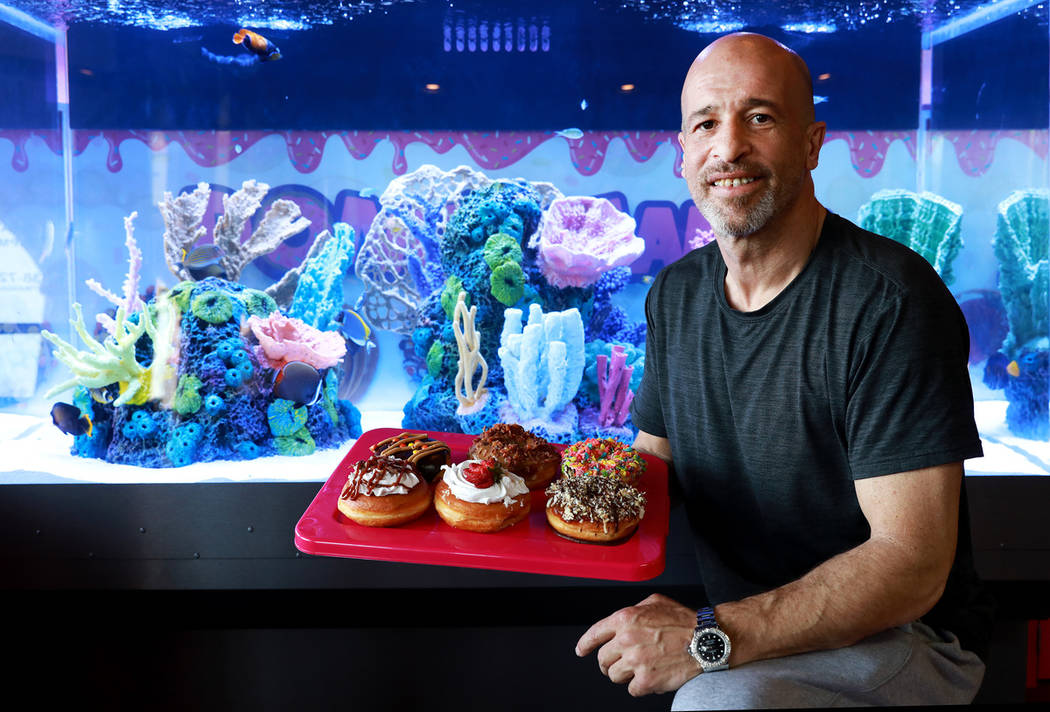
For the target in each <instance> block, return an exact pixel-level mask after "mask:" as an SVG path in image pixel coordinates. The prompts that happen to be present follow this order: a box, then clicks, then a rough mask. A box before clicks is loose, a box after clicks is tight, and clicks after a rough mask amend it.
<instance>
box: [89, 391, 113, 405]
mask: <svg viewBox="0 0 1050 712" xmlns="http://www.w3.org/2000/svg"><path fill="white" fill-rule="evenodd" d="M88 393H90V394H91V400H93V401H95V402H96V403H101V404H102V405H109V404H110V403H112V402H113V400H114V395H113V393H112V391H111V390H109V389H108V388H92V389H90V390H88Z"/></svg>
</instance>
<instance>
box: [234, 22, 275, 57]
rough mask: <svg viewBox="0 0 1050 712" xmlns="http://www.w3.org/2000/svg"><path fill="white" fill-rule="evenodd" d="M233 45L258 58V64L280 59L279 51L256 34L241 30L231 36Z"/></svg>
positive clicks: (271, 43) (268, 41)
mask: <svg viewBox="0 0 1050 712" xmlns="http://www.w3.org/2000/svg"><path fill="white" fill-rule="evenodd" d="M233 43H234V44H239V45H241V46H242V47H244V48H245V49H246V50H248V51H249V52H251V53H252V54H254V55H255V56H257V57H258V58H259V61H260V62H272V61H273V60H276V59H280V58H281V50H279V49H277V45H275V44H274V43H273V42H271V41H270V40H268V39H266V38H265V37H263V36H262V35H260V34H259V33H258V32H252V31H251V30H246V29H244V28H241V29H239V30H237V32H235V33H234V35H233Z"/></svg>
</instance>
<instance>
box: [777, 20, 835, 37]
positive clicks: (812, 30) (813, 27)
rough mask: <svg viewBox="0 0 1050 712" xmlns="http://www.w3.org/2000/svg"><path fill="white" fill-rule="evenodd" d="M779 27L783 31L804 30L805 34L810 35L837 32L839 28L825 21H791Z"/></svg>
mask: <svg viewBox="0 0 1050 712" xmlns="http://www.w3.org/2000/svg"><path fill="white" fill-rule="evenodd" d="M780 29H782V30H784V31H785V32H804V33H805V34H807V35H812V34H817V33H826V32H837V31H838V29H839V28H837V27H835V25H832V24H831V23H827V22H793V23H789V24H787V25H781V27H780Z"/></svg>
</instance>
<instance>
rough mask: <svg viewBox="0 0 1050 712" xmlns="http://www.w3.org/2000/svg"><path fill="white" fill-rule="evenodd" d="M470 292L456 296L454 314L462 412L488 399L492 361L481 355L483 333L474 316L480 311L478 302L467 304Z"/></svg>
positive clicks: (458, 397)
mask: <svg viewBox="0 0 1050 712" xmlns="http://www.w3.org/2000/svg"><path fill="white" fill-rule="evenodd" d="M466 297H467V293H466V292H464V291H460V293H459V296H458V297H457V298H456V309H455V311H454V312H453V314H452V333H453V334H455V336H456V347H457V348H458V350H459V367H458V369H457V370H456V384H455V391H456V400H458V401H459V408H457V409H456V412H457V413H458V414H460V415H466V414H467V413H473V412H475V411H477V410H478V409H479V408H481V407H482V406H483V405H484V404H485V401H486V400H487V399H488V395H489V393H488V390H486V388H485V379H486V378H488V375H489V365H488V364H487V363H486V362H485V357H484V356H482V355H481V336H480V335H479V334H478V332H477V331H475V330H474V318H475V317H476V315H477V313H478V308H477V306H472V307H471V308H470V309H469V310H468V309H467V304H466ZM479 365H480V367H481V376H480V377H479V378H478V383H477V385H476V386H474V385H472V384H473V382H474V372H475V371H476V370H477V369H478V367H479Z"/></svg>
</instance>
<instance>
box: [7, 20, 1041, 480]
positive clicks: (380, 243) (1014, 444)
mask: <svg viewBox="0 0 1050 712" xmlns="http://www.w3.org/2000/svg"><path fill="white" fill-rule="evenodd" d="M1047 17H1048V6H1047V5H1046V4H1043V3H1038V2H1030V1H1022V2H993V3H984V4H979V3H977V2H970V1H966V0H963V1H960V2H942V1H939V0H932V1H924V2H899V1H898V2H894V1H890V2H885V1H881V0H880V1H878V2H860V3H858V2H831V3H828V2H820V3H818V2H787V3H778V4H777V5H776V6H772V5H770V4H768V3H764V2H757V1H755V2H732V3H729V2H718V1H715V0H711V1H709V2H705V1H703V0H697V1H691V0H687V1H683V0H678V1H675V2H661V1H659V0H645V2H642V1H641V0H629V1H624V2H604V1H600V0H599V1H561V2H554V1H553V0H537V1H534V2H527V3H526V2H505V1H497V2H481V1H480V0H469V1H468V0H464V1H463V2H459V1H456V2H448V1H444V2H432V1H429V0H415V1H410V0H367V1H357V0H342V1H333V0H324V1H321V2H310V3H305V2H293V1H291V0H284V1H279V2H266V3H259V2H254V3H249V2H239V1H228V2H200V1H197V0H189V1H185V2H180V3H172V2H161V1H155V2H153V1H139V2H126V1H122V0H110V2H103V3H88V2H77V1H76V0H73V1H71V2H64V3H51V2H35V1H32V0H7V2H3V3H0V226H2V227H0V251H2V256H0V312H2V318H0V329H2V331H0V355H3V356H4V357H6V358H5V368H3V369H0V438H2V439H3V440H4V441H5V458H4V462H5V464H4V466H3V467H2V468H0V482H3V483H11V482H17V483H25V482H30V483H36V482H41V483H45V482H56V483H61V482H85V481H86V482H129V483H132V482H201V481H282V480H308V481H321V480H325V479H327V477H328V475H329V474H330V473H331V471H332V469H333V468H334V466H335V464H336V463H337V462H338V461H339V459H340V458H341V456H342V454H343V453H345V451H346V449H347V447H348V446H349V444H350V442H351V441H352V440H353V439H354V438H355V437H357V436H358V435H359V434H360V433H361V432H362V431H363V430H368V429H371V428H376V427H406V428H413V429H424V430H431V431H439V432H440V431H461V432H478V431H480V429H481V428H482V427H484V426H485V425H487V424H490V423H492V422H497V421H501V420H503V421H506V420H514V421H516V422H522V423H523V424H525V425H527V426H528V427H529V428H530V429H533V430H534V431H535V432H538V433H540V434H542V435H544V436H546V437H548V438H550V439H553V440H559V441H562V442H567V441H570V440H575V439H582V438H585V437H592V436H596V435H597V436H612V437H618V438H620V439H623V440H626V441H628V442H629V441H630V439H631V438H632V437H633V432H634V431H633V428H632V425H631V422H630V419H629V418H626V417H625V416H626V405H625V404H626V401H627V399H628V398H629V397H630V396H629V392H630V390H631V389H632V388H634V387H637V383H638V380H639V379H640V376H641V374H642V372H643V369H644V358H643V356H644V315H643V303H644V298H645V294H646V291H647V289H648V285H649V284H650V282H651V280H652V277H653V276H655V275H656V273H657V272H658V271H659V270H660V269H661V268H662V267H663V266H665V265H667V264H669V263H670V262H672V261H674V260H676V259H678V258H679V257H681V256H682V255H683V254H685V253H686V252H688V251H689V250H691V249H693V248H694V247H697V246H699V245H702V244H704V243H705V242H706V241H707V240H709V239H710V232H709V226H708V224H707V223H706V221H705V220H704V219H703V218H702V217H701V216H700V215H699V213H698V212H697V210H696V209H695V207H694V206H693V205H692V202H691V200H690V197H689V194H688V191H687V189H686V186H685V183H684V181H683V180H682V178H681V151H680V148H679V146H678V142H677V131H678V125H679V122H680V116H679V92H680V87H681V81H682V78H683V77H684V74H685V71H686V69H687V67H688V65H689V63H690V62H691V60H692V58H693V57H694V56H695V55H696V54H697V53H698V52H699V51H700V50H701V49H702V48H703V47H704V46H705V45H706V44H708V43H709V42H710V41H712V40H713V39H714V38H716V37H717V36H719V35H720V34H722V33H725V32H729V31H734V30H753V31H758V32H762V33H764V34H767V35H770V36H772V37H774V38H776V39H778V40H780V41H782V42H784V43H785V44H787V45H788V46H790V47H792V48H793V49H795V50H796V51H798V52H799V53H800V54H801V55H802V57H803V58H804V59H806V61H807V62H808V64H809V66H810V69H811V71H812V74H813V80H814V99H815V102H816V111H817V117H818V119H820V120H823V121H826V122H827V124H828V133H827V139H826V143H825V145H824V147H823V150H822V153H821V160H820V165H819V167H818V168H817V169H816V170H815V172H814V181H815V184H816V189H817V195H818V198H819V199H820V200H821V201H822V202H823V203H824V205H826V206H827V207H828V208H829V209H830V210H832V211H834V212H836V213H839V214H841V215H843V216H845V217H847V218H850V219H852V220H854V221H857V222H859V223H861V224H863V225H865V226H866V227H869V229H872V230H875V231H876V232H881V233H882V234H886V235H888V236H890V237H893V238H894V239H897V240H899V241H902V242H905V243H906V244H909V245H910V246H911V247H912V248H913V249H915V250H917V251H918V252H920V253H921V254H923V255H924V256H925V257H926V258H927V259H928V260H930V262H931V263H932V264H933V265H934V266H935V268H936V269H937V270H938V273H939V274H940V275H941V277H942V279H944V281H945V282H946V283H947V284H948V286H949V288H950V290H951V291H952V293H953V294H954V295H955V296H956V298H957V300H958V302H959V304H960V305H961V307H962V310H963V312H964V314H965V315H966V318H967V322H968V324H969V327H970V332H971V346H970V370H971V375H972V383H973V387H974V393H975V398H976V416H977V422H978V426H979V429H980V432H981V436H982V439H983V442H984V449H985V456H984V457H983V458H980V459H978V460H972V461H970V462H968V464H967V468H968V472H969V473H971V474H974V475H980V474H1028V475H1031V474H1038V475H1044V474H1050V445H1048V438H1050V418H1048V414H1047V410H1048V396H1047V393H1048V374H1047V353H1048V343H1047V341H1048V339H1047V337H1048V334H1050V332H1048V326H1047V315H1048V303H1047V287H1048V283H1050V279H1048V267H1047V219H1048V213H1050V211H1048V208H1047V200H1048V199H1047V195H1048V193H1047V191H1048V188H1050V183H1048V161H1047V134H1048V107H1050V41H1048V22H1047ZM242 30H243V32H242ZM461 292H462V293H463V295H464V297H465V298H464V301H463V303H462V305H459V304H458V296H459V295H460V293H461ZM74 305H79V306H74ZM533 305H535V306H533ZM472 308H473V309H474V311H473V312H472V311H471V309H472ZM508 310H509V311H508ZM515 310H518V311H515ZM78 314H79V315H82V321H81V322H79V323H77V320H78ZM292 319H295V320H297V321H291V320H292ZM530 323H531V324H534V325H535V324H542V325H544V326H543V327H542V328H540V329H539V330H537V329H534V328H529V324H530ZM457 331H458V332H459V334H457ZM42 332H46V335H45V334H42ZM80 332H83V334H81V333H80ZM474 337H476V339H477V341H476V342H475V341H473V339H474ZM501 342H502V343H503V349H502V353H501V349H500V344H501ZM291 362H295V363H304V364H306V365H307V366H308V368H300V367H291V368H288V367H287V364H288V363H291ZM461 364H462V367H461ZM600 372H604V373H605V374H606V377H607V379H608V386H607V387H606V386H603V387H601V388H600V387H599V374H600ZM457 376H458V378H457ZM74 386H75V387H74ZM56 403H61V404H64V406H61V407H59V408H58V409H57V410H54V408H55V404H56ZM53 420H57V421H58V422H59V424H60V425H61V426H62V428H61V429H60V428H59V427H56V425H55V424H53ZM88 421H90V424H89V423H88ZM64 431H66V432H64Z"/></svg>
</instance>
